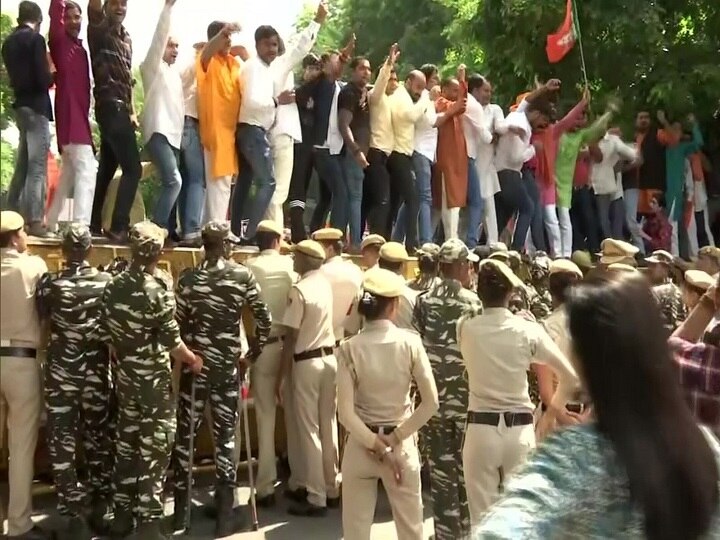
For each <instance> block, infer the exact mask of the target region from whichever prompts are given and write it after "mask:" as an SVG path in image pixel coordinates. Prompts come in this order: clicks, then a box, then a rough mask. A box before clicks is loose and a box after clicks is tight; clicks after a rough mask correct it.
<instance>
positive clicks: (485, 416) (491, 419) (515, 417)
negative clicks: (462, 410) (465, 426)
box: [467, 411, 533, 427]
mask: <svg viewBox="0 0 720 540" xmlns="http://www.w3.org/2000/svg"><path fill="white" fill-rule="evenodd" d="M501 415H502V416H503V417H504V418H505V425H506V426H507V427H513V426H527V425H528V424H532V423H533V415H532V413H529V412H518V413H514V412H504V413H493V412H475V411H468V415H467V421H468V423H469V424H483V425H486V426H497V425H498V424H500V416H501Z"/></svg>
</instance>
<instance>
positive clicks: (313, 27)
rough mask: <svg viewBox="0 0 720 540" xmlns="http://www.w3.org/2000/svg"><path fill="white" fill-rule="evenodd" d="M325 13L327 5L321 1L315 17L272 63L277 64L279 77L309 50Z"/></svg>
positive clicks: (296, 63)
mask: <svg viewBox="0 0 720 540" xmlns="http://www.w3.org/2000/svg"><path fill="white" fill-rule="evenodd" d="M327 14H328V10H327V5H326V4H325V2H324V1H322V2H320V4H319V5H318V8H317V11H316V12H315V18H314V19H313V20H312V21H310V23H309V24H308V25H307V26H306V27H305V29H304V30H303V31H302V32H300V33H299V34H298V35H297V36H296V37H297V39H294V40H292V42H291V43H290V47H288V49H287V50H286V51H285V54H283V55H282V56H279V57H278V58H277V59H276V60H275V62H274V63H273V66H275V64H277V67H275V69H276V70H278V71H277V72H276V73H277V74H278V76H279V77H281V78H283V77H286V76H287V74H288V73H290V72H291V71H292V70H293V69H295V67H296V66H297V65H298V64H299V63H300V62H302V60H303V58H305V56H306V55H307V54H308V53H309V52H310V49H312V48H313V45H314V44H315V40H316V39H317V35H318V31H319V30H320V26H321V25H322V24H323V23H324V22H325V19H326V18H327Z"/></svg>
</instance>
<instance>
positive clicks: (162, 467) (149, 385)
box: [101, 221, 203, 540]
mask: <svg viewBox="0 0 720 540" xmlns="http://www.w3.org/2000/svg"><path fill="white" fill-rule="evenodd" d="M166 237H167V231H165V229H161V228H160V227H158V226H157V225H155V224H154V223H151V222H149V221H143V222H140V223H137V224H135V225H134V226H133V227H132V229H131V230H130V234H129V241H130V251H131V254H132V261H131V263H130V267H129V268H128V269H127V270H126V271H124V272H121V273H120V274H118V275H117V276H115V277H114V278H112V280H111V281H110V283H109V284H108V285H107V287H106V288H105V293H104V294H103V298H102V304H103V312H102V317H101V331H102V334H103V336H104V337H106V338H107V339H108V340H109V342H110V343H111V344H112V346H113V348H114V350H115V352H116V355H117V370H116V379H117V400H118V421H117V423H118V425H117V444H116V464H115V472H114V487H115V497H114V507H115V508H114V510H115V519H114V521H113V525H112V529H111V531H110V534H111V536H113V537H116V538H118V537H119V538H122V537H125V536H127V535H128V534H130V533H131V532H132V529H133V527H134V521H135V518H137V521H138V523H139V525H138V528H137V531H136V534H135V536H134V538H138V539H142V540H164V539H165V538H166V537H165V536H164V535H163V533H162V532H161V530H160V519H161V518H162V516H163V507H162V501H161V496H162V491H163V479H164V477H165V471H166V469H167V466H168V464H169V462H170V452H171V448H172V443H173V438H174V435H175V411H174V406H173V400H172V390H171V386H170V383H171V366H170V356H172V357H173V359H175V360H176V361H180V362H183V363H184V364H187V365H188V366H189V367H190V369H192V370H193V371H195V372H196V373H199V372H200V371H201V370H202V365H203V361H202V359H201V358H200V357H199V356H197V355H196V354H194V353H193V352H192V351H190V349H188V348H187V346H186V345H185V343H184V342H183V341H182V339H181V338H180V328H179V326H178V323H177V321H176V320H175V295H174V294H173V291H172V278H171V277H170V276H169V275H168V274H167V273H165V272H162V271H161V270H159V269H158V268H157V263H158V260H159V258H160V253H161V251H162V247H163V244H164V242H165V238H166ZM134 514H135V515H134Z"/></svg>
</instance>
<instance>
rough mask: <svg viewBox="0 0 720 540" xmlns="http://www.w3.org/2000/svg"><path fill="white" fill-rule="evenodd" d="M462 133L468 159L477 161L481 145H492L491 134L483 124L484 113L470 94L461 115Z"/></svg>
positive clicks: (484, 123)
mask: <svg viewBox="0 0 720 540" xmlns="http://www.w3.org/2000/svg"><path fill="white" fill-rule="evenodd" d="M463 133H464V134H465V148H466V149H467V156H468V157H469V158H470V159H477V157H478V150H479V147H480V144H481V143H483V144H490V143H492V133H491V132H490V130H489V129H488V128H487V126H486V122H485V111H484V110H483V108H482V105H480V103H478V101H477V100H476V99H475V97H474V96H473V95H472V94H468V96H467V108H466V109H465V114H463Z"/></svg>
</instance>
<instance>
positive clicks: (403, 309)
mask: <svg viewBox="0 0 720 540" xmlns="http://www.w3.org/2000/svg"><path fill="white" fill-rule="evenodd" d="M419 295H420V292H418V291H415V290H413V289H411V288H410V287H409V286H407V285H406V286H405V287H404V289H403V293H402V295H401V296H400V297H399V298H400V299H399V300H398V311H397V315H396V317H395V326H397V327H398V328H403V329H405V330H414V326H413V312H414V311H415V303H416V302H417V297H418V296H419Z"/></svg>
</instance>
